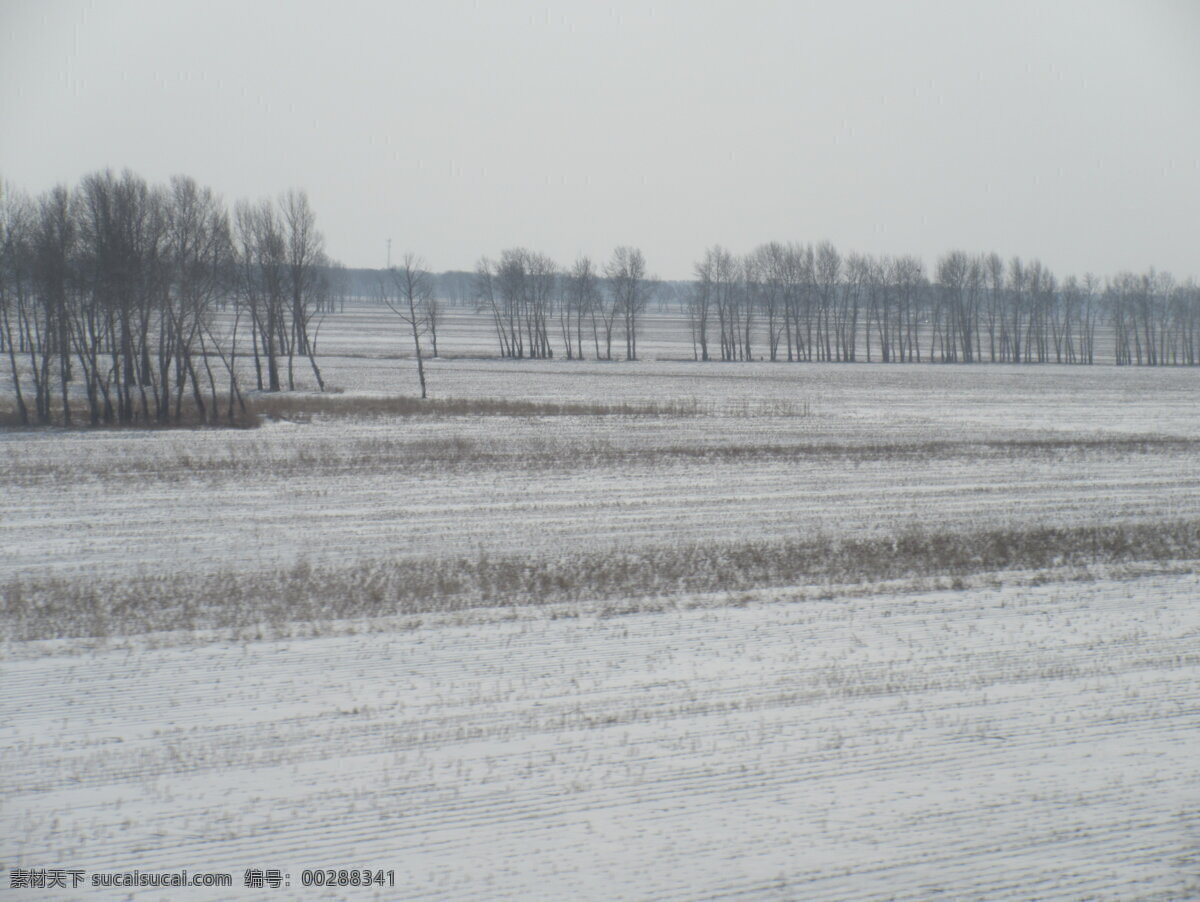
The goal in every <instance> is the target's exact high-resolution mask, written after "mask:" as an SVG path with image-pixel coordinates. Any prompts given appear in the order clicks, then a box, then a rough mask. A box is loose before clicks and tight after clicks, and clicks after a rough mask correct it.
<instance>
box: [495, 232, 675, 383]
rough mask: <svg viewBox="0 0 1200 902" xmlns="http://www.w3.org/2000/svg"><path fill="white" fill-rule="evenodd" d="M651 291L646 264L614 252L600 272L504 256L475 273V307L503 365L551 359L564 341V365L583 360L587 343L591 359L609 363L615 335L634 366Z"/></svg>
mask: <svg viewBox="0 0 1200 902" xmlns="http://www.w3.org/2000/svg"><path fill="white" fill-rule="evenodd" d="M653 287H654V280H653V278H651V277H650V276H648V275H647V273H646V258H645V257H644V256H643V255H642V252H641V251H640V250H638V249H637V248H633V247H618V248H617V249H616V250H614V251H613V255H612V258H611V259H610V260H609V261H608V263H607V264H606V265H605V266H604V267H603V270H600V269H598V268H597V267H596V266H595V264H593V263H592V261H591V259H589V258H588V257H580V258H579V259H578V260H576V261H575V263H574V265H573V266H572V267H571V268H570V269H569V270H567V271H565V272H560V271H559V269H558V266H557V265H556V264H555V263H554V261H553V260H551V259H550V258H549V257H547V256H546V255H544V254H539V253H537V252H535V251H530V250H526V249H525V248H512V249H509V250H505V251H502V252H501V254H500V259H499V261H492V260H489V259H488V258H487V257H484V258H482V259H481V260H480V261H479V263H478V265H477V266H476V268H475V293H476V300H477V304H478V305H479V306H480V307H481V309H484V310H486V311H488V312H489V313H490V314H491V317H492V323H493V326H494V327H495V330H496V339H497V342H498V345H499V348H500V356H502V357H517V358H521V357H533V358H546V357H553V356H554V344H555V343H557V342H559V341H561V343H562V348H563V353H564V354H565V356H566V357H567V359H568V360H575V359H578V360H582V359H583V358H584V356H585V355H584V345H585V337H586V338H590V340H591V341H590V344H591V345H592V347H593V349H594V352H593V353H594V354H595V357H596V359H598V360H612V359H613V338H614V335H615V334H616V333H617V329H618V327H620V330H621V332H620V336H621V337H623V338H624V340H625V359H626V360H636V359H637V335H638V326H639V324H640V322H641V317H642V314H643V313H644V312H645V310H646V305H647V303H648V302H649V300H650V296H651V293H652V291H653ZM554 334H556V335H557V338H556V339H554V340H553V341H552V339H551V335H554Z"/></svg>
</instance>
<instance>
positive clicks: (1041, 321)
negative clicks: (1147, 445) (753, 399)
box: [686, 242, 1200, 365]
mask: <svg viewBox="0 0 1200 902" xmlns="http://www.w3.org/2000/svg"><path fill="white" fill-rule="evenodd" d="M686 307H687V311H688V314H689V325H690V328H691V336H692V345H693V350H694V355H695V357H696V359H698V360H710V359H718V358H719V359H721V360H751V359H754V355H755V353H756V351H755V347H754V343H755V341H759V342H761V341H763V340H764V339H765V342H766V347H765V352H766V355H767V356H768V358H769V359H770V360H779V359H787V360H798V361H808V360H818V361H842V362H852V361H856V360H861V359H866V360H868V361H870V360H872V359H875V357H876V356H877V359H879V360H882V361H884V362H893V361H894V362H920V361H922V360H926V361H930V362H933V361H942V362H948V363H953V362H964V363H971V362H975V361H982V360H987V361H991V362H1001V363H1004V362H1006V363H1048V362H1054V363H1093V362H1094V361H1095V356H1096V332H1097V326H1098V325H1099V324H1100V323H1101V322H1102V321H1105V322H1107V323H1109V324H1110V325H1111V327H1112V333H1113V337H1114V342H1115V346H1114V353H1115V359H1116V362H1117V363H1118V364H1131V363H1132V364H1149V365H1166V364H1181V365H1196V364H1198V363H1200V288H1198V287H1197V286H1196V285H1195V283H1193V282H1188V283H1185V284H1176V283H1175V282H1174V281H1173V280H1172V279H1171V277H1170V276H1169V275H1166V274H1156V273H1154V272H1153V271H1151V272H1149V273H1147V274H1144V275H1132V274H1121V275H1118V276H1116V277H1114V278H1112V279H1110V280H1108V281H1107V283H1105V284H1104V285H1102V284H1101V283H1100V281H1099V280H1098V279H1097V278H1096V277H1094V276H1092V275H1087V276H1085V277H1084V278H1083V279H1082V280H1080V279H1076V278H1075V277H1074V276H1072V277H1069V278H1067V279H1066V280H1065V281H1063V282H1061V283H1060V282H1059V281H1058V279H1057V278H1056V277H1055V276H1054V274H1053V273H1052V272H1050V270H1048V269H1047V268H1046V267H1045V266H1043V265H1042V264H1041V263H1040V262H1038V261H1036V260H1035V261H1033V262H1031V263H1024V262H1022V261H1021V260H1020V258H1015V257H1014V258H1013V259H1012V260H1010V261H1009V262H1008V263H1007V264H1005V263H1004V261H1002V260H1001V259H1000V257H999V256H998V255H997V254H987V255H970V254H967V253H965V252H963V251H952V252H950V253H948V254H945V255H944V256H942V257H941V258H940V259H939V260H938V262H937V266H936V269H935V272H934V274H933V278H932V280H931V279H930V278H929V277H928V276H927V275H926V273H925V266H924V264H923V263H922V261H921V260H920V259H919V258H917V257H873V256H869V255H862V254H850V255H848V256H846V257H843V256H842V255H841V254H840V253H839V252H838V250H837V249H836V248H835V247H834V246H833V245H832V244H830V243H829V242H823V243H821V244H819V245H817V246H816V247H814V246H813V245H811V244H809V245H799V244H786V245H785V244H779V243H771V244H765V245H762V246H761V247H759V248H757V249H756V250H754V251H752V252H751V253H749V254H745V255H743V256H737V255H734V254H732V253H730V252H729V251H728V250H726V249H724V248H722V247H720V246H716V247H713V248H710V249H709V250H707V251H706V252H705V254H704V257H703V259H701V261H700V262H699V263H697V264H696V280H695V283H694V285H693V289H692V293H691V297H690V298H689V299H688V300H687V302H686ZM714 338H715V339H716V344H715V345H714V343H713V340H714ZM760 348H761V345H760ZM758 353H760V354H761V353H762V350H760V351H759V352H758Z"/></svg>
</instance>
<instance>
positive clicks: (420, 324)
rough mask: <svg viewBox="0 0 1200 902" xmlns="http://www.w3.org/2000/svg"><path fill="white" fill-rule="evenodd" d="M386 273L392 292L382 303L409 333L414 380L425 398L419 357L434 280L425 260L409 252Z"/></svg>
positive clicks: (387, 292) (423, 371)
mask: <svg viewBox="0 0 1200 902" xmlns="http://www.w3.org/2000/svg"><path fill="white" fill-rule="evenodd" d="M389 273H390V275H391V281H392V284H391V289H392V290H391V291H388V290H386V287H385V290H384V291H383V292H382V294H383V302H384V303H385V304H386V305H387V306H388V309H389V310H391V311H392V312H393V313H395V314H396V315H397V316H398V317H400V319H401V320H403V321H404V322H405V323H407V324H408V327H409V329H410V330H411V331H412V340H413V351H414V352H415V353H416V355H417V380H418V381H419V382H420V384H421V398H422V399H424V398H425V397H426V392H425V364H424V362H423V361H422V357H421V335H422V333H424V332H425V330H426V329H427V328H428V326H429V317H428V305H429V299H430V298H431V297H432V296H433V277H432V276H431V275H430V273H429V271H428V270H427V269H426V268H425V263H424V261H423V260H421V258H420V257H418V256H416V255H415V254H412V253H406V254H405V255H404V258H403V259H402V260H401V262H400V265H399V266H393V267H392V268H391V270H389ZM393 291H394V292H395V294H393V293H392V292H393Z"/></svg>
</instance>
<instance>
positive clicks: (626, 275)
mask: <svg viewBox="0 0 1200 902" xmlns="http://www.w3.org/2000/svg"><path fill="white" fill-rule="evenodd" d="M604 272H605V275H606V276H607V277H608V280H609V286H610V288H611V290H612V293H613V301H614V306H615V307H616V310H617V311H618V312H619V314H620V316H621V318H622V320H623V322H624V325H625V359H626V360H637V329H638V322H639V320H640V318H641V315H642V313H643V311H644V310H645V309H646V301H647V300H648V298H649V296H650V294H649V285H648V283H647V278H646V258H645V257H644V256H643V255H642V252H641V251H640V250H638V249H637V248H635V247H618V248H617V249H616V250H614V251H613V255H612V259H611V260H610V261H609V262H608V266H606V267H605V271H604Z"/></svg>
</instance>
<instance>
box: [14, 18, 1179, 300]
mask: <svg viewBox="0 0 1200 902" xmlns="http://www.w3.org/2000/svg"><path fill="white" fill-rule="evenodd" d="M104 167H112V168H114V169H122V168H125V167H129V168H131V169H133V170H134V171H136V172H138V173H140V174H142V175H143V176H145V177H146V178H148V179H150V180H152V181H160V180H165V179H166V178H168V177H169V176H170V175H172V174H174V173H185V174H188V175H191V176H194V177H195V178H196V179H197V180H199V181H200V182H202V183H204V184H207V185H210V186H211V187H213V188H214V189H215V190H216V191H218V192H219V193H220V194H222V195H223V196H224V197H225V198H226V200H227V201H229V202H230V203H231V204H232V202H233V201H234V200H235V199H237V198H239V197H260V196H263V195H272V196H273V195H276V194H278V193H279V192H280V191H282V190H284V189H286V188H288V187H293V186H294V187H302V188H305V189H307V191H308V192H309V195H310V198H311V199H312V201H313V205H314V207H315V209H316V211H317V217H318V222H319V224H320V226H321V228H322V230H323V231H324V232H325V235H326V242H327V248H328V250H329V252H330V254H331V255H332V256H334V257H335V258H337V259H340V260H342V261H343V262H345V263H347V264H348V265H351V266H382V265H383V264H384V262H385V255H386V240H387V239H388V238H389V237H390V238H392V239H393V257H395V256H397V255H398V254H399V253H400V252H402V251H405V250H411V251H414V252H417V253H419V254H421V255H422V256H424V257H425V258H426V260H427V261H428V263H429V265H430V266H431V267H432V268H434V269H437V270H442V269H469V268H471V267H472V266H473V264H474V261H475V260H476V259H477V258H478V257H479V256H480V255H481V254H488V255H495V254H497V253H498V252H499V251H500V250H501V249H502V248H505V247H511V246H517V245H524V246H528V247H531V248H533V249H535V250H540V251H543V252H546V253H548V254H550V255H551V256H553V257H554V258H556V259H557V260H558V261H560V262H561V263H569V262H570V261H571V260H573V259H574V258H575V256H576V255H577V254H579V253H588V254H591V255H592V256H593V257H598V258H605V257H607V256H608V255H609V254H610V253H611V251H612V248H613V247H614V246H615V245H618V244H633V245H637V246H639V247H641V248H642V249H643V251H644V252H645V254H646V257H647V262H648V264H649V267H650V269H651V270H652V271H653V272H655V273H657V274H658V275H660V276H662V277H664V278H687V277H690V274H691V271H692V266H693V263H694V261H695V260H696V259H697V258H698V257H699V256H700V255H701V254H702V253H703V251H704V249H705V247H707V246H709V245H712V244H715V243H721V244H724V245H725V246H727V247H729V248H731V249H733V250H735V251H745V250H749V249H751V248H753V247H754V246H755V245H757V244H759V243H761V242H764V241H769V240H783V241H801V242H808V241H820V240H822V239H826V238H828V239H830V240H832V241H834V242H835V243H836V244H837V245H838V246H839V248H841V249H842V250H844V251H851V250H857V251H866V252H872V253H889V254H892V253H917V254H920V255H921V256H923V257H924V258H925V260H926V262H927V263H929V264H932V263H933V262H934V260H935V259H936V257H937V255H938V254H940V253H942V252H944V251H946V250H949V249H952V248H962V249H965V250H968V251H992V250H994V251H997V252H999V253H1000V254H1002V255H1004V256H1005V257H1008V256H1011V255H1020V256H1023V257H1039V258H1041V259H1042V260H1043V261H1044V262H1045V263H1046V264H1048V265H1049V266H1050V267H1051V268H1053V269H1054V270H1055V271H1056V272H1057V273H1058V274H1059V275H1066V274H1069V273H1072V272H1075V273H1083V272H1085V271H1092V272H1096V273H1099V274H1111V273H1115V272H1117V271H1119V270H1122V269H1139V270H1140V269H1144V268H1146V267H1149V266H1152V265H1153V266H1156V267H1158V268H1160V269H1169V270H1171V271H1173V272H1174V273H1175V274H1176V275H1177V276H1180V277H1182V276H1187V275H1200V3H1196V2H1194V0H1181V2H1169V0H1131V2H1122V3H1117V2H1111V0H1089V2H1061V3H1055V2H1047V0H1041V2H1032V3H1020V2H1012V0H1002V2H977V3H972V2H966V0H955V2H926V3H900V2H859V3H850V2H832V0H831V2H822V3H801V2H790V3H784V2H780V3H756V2H746V0H741V2H736V3H735V2H712V0H689V2H679V3H675V2H623V0H618V2H582V0H567V2H556V3H545V2H537V3H533V2H524V0H505V2H495V3H493V2H487V0H468V2H454V0H440V2H428V3H426V2H395V3H387V4H384V3H379V4H374V3H356V2H347V0H339V2H336V3H332V2H331V3H317V2H309V3H305V2H298V0H293V2H288V3H267V2H245V0H241V2H236V3H221V2H213V0H204V2H196V3H192V2H183V0H170V2H161V0H159V2H147V3H136V2H121V0H108V2H89V3H83V2H28V3H26V2H14V0H0V176H2V177H3V178H5V179H6V180H8V181H9V182H11V183H13V184H14V185H16V186H18V187H20V188H24V189H26V190H28V191H30V192H40V191H42V190H44V189H46V188H48V187H50V186H52V185H53V184H55V183H58V182H66V183H69V184H74V183H75V182H76V181H77V180H78V179H79V177H80V176H81V175H83V174H85V173H87V172H90V171H93V170H96V169H101V168H104Z"/></svg>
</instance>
